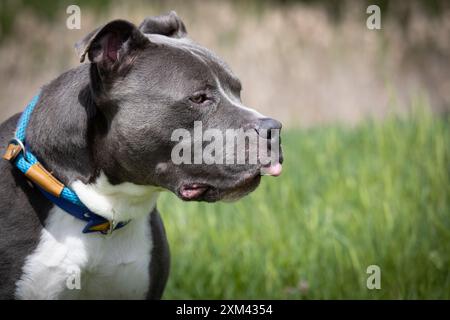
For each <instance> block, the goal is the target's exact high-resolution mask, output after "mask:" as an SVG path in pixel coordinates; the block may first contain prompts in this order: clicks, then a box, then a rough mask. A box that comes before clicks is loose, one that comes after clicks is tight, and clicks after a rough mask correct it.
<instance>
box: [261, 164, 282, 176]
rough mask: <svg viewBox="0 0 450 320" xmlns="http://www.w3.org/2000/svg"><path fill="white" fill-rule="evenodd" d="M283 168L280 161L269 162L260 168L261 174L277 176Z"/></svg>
mask: <svg viewBox="0 0 450 320" xmlns="http://www.w3.org/2000/svg"><path fill="white" fill-rule="evenodd" d="M282 170H283V166H282V165H281V164H280V163H275V164H271V165H270V167H263V168H261V174H262V175H264V176H274V177H278V176H279V175H280V174H281V171H282Z"/></svg>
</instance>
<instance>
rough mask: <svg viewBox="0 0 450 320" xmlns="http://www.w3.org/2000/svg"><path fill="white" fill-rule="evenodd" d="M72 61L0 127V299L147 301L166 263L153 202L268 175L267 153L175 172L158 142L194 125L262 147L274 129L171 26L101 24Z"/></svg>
mask: <svg viewBox="0 0 450 320" xmlns="http://www.w3.org/2000/svg"><path fill="white" fill-rule="evenodd" d="M76 49H77V51H78V53H79V56H80V61H81V62H83V61H84V60H86V59H87V60H88V61H87V62H88V63H84V64H80V65H79V66H78V67H76V68H73V69H71V70H69V71H67V72H65V73H63V74H61V75H60V76H59V77H57V78H56V79H54V80H53V81H51V82H50V83H49V84H47V85H45V86H44V87H42V89H41V91H40V93H39V95H38V96H37V97H36V98H35V99H34V100H33V102H32V103H30V105H29V106H28V108H27V109H26V111H25V112H24V113H23V114H22V115H21V114H17V115H14V116H12V117H11V118H10V119H8V120H6V121H5V122H4V123H2V124H1V126H0V146H1V150H0V153H1V154H2V155H3V154H5V156H4V157H5V159H7V160H9V161H6V160H1V162H0V172H1V179H0V219H1V220H0V221H1V223H0V279H1V280H0V297H1V298H3V299H145V298H147V299H160V298H161V297H162V294H163V291H164V287H165V285H166V282H167V278H168V275H169V266H170V253H169V246H168V242H167V238H166V234H165V230H164V226H163V223H162V220H161V217H160V215H159V213H158V211H157V209H156V201H157V198H158V194H159V193H160V192H161V191H162V190H169V191H171V192H173V193H174V194H176V195H177V196H178V197H180V198H181V199H182V200H185V201H208V202H213V201H218V200H234V199H238V198H240V197H242V196H244V195H246V194H248V193H249V192H251V191H253V190H254V189H255V188H256V187H257V186H258V185H259V183H260V179H261V171H262V169H265V170H266V174H267V175H273V176H277V175H279V174H280V173H281V163H282V155H281V149H280V150H277V151H280V152H279V153H280V155H279V158H278V159H277V162H276V163H275V164H273V163H271V164H270V165H262V164H261V163H259V162H258V163H256V164H250V163H248V164H241V165H236V164H197V165H192V164H179V165H176V164H174V163H173V161H171V153H172V150H173V147H174V144H175V141H173V139H171V137H172V132H173V131H174V130H176V129H179V128H184V129H185V130H188V131H192V129H193V124H194V122H195V121H201V122H202V124H203V129H208V128H218V129H220V130H225V129H228V128H235V129H239V128H250V129H251V130H254V131H255V132H256V133H257V134H258V135H260V136H261V135H264V136H263V137H262V138H263V139H266V140H267V141H271V140H273V139H279V138H274V137H271V136H270V135H268V134H267V133H265V134H262V133H261V132H267V130H272V129H273V130H280V129H281V123H280V122H278V121H276V120H274V119H271V118H267V117H264V116H262V115H261V114H259V113H258V112H256V111H254V110H252V109H249V108H247V107H245V106H244V105H243V104H242V103H241V99H240V91H241V83H240V81H239V79H238V78H237V77H236V76H235V75H234V73H233V72H232V71H231V69H230V68H229V67H228V66H227V65H226V63H225V62H223V61H222V60H221V59H220V58H218V57H217V56H216V55H215V54H213V53H212V52H211V51H210V50H208V49H206V48H204V47H202V46H200V45H198V44H196V43H195V42H193V41H192V40H190V39H189V38H187V32H186V27H185V25H184V23H183V22H182V20H181V19H180V18H179V17H178V16H177V15H176V13H175V12H170V13H168V14H165V15H162V16H157V17H149V18H146V19H145V20H144V21H143V22H142V23H141V24H140V25H139V26H136V25H134V24H133V23H131V22H129V21H126V20H114V21H111V22H109V23H107V24H105V25H103V26H102V27H99V28H98V29H96V30H94V31H92V32H91V33H89V34H88V35H87V36H86V37H85V38H84V39H83V40H81V41H80V42H78V43H77V44H76ZM264 130H266V131H264ZM19 133H20V134H19ZM25 134H26V138H25ZM20 135H22V138H20V137H19V136H20ZM280 148H281V146H280ZM32 159H35V160H33V161H32ZM21 161H22V162H23V161H25V162H24V163H25V164H26V165H27V166H28V167H26V168H25V169H24V168H23V166H22V167H21V165H20V163H22V162H21ZM71 197H72V198H71ZM74 199H75V200H74ZM77 201H78V202H77ZM77 210H78V211H79V210H84V213H81V214H82V215H81V216H77V215H78V214H79V213H77ZM94 217H95V219H97V220H95V219H94ZM96 221H97V222H96ZM86 222H88V225H86ZM105 226H106V227H105ZM96 228H97V229H96Z"/></svg>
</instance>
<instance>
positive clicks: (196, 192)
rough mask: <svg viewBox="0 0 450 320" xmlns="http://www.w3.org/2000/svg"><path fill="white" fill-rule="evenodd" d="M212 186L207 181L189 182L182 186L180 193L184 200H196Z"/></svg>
mask: <svg viewBox="0 0 450 320" xmlns="http://www.w3.org/2000/svg"><path fill="white" fill-rule="evenodd" d="M211 188H212V186H211V185H209V184H206V183H187V184H183V185H182V186H181V187H180V189H179V194H180V197H181V198H182V199H183V200H196V199H199V198H201V197H202V196H203V195H204V194H205V193H206V192H207V191H208V190H209V189H211Z"/></svg>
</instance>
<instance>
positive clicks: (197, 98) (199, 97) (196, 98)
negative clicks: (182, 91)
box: [189, 93, 208, 104]
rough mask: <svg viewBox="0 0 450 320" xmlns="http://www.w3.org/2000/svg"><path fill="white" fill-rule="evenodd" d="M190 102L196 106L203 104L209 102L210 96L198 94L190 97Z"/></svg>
mask: <svg viewBox="0 0 450 320" xmlns="http://www.w3.org/2000/svg"><path fill="white" fill-rule="evenodd" d="M189 100H190V101H191V102H193V103H195V104H202V103H203V102H205V101H207V100H208V96H207V95H206V94H204V93H198V94H195V95H193V96H192V97H190V98H189Z"/></svg>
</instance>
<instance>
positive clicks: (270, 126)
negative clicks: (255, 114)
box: [255, 118, 282, 140]
mask: <svg viewBox="0 0 450 320" xmlns="http://www.w3.org/2000/svg"><path fill="white" fill-rule="evenodd" d="M281 127H282V124H281V122H280V121H277V120H275V119H272V118H262V119H258V122H257V124H256V127H255V129H256V131H257V132H258V134H259V135H260V136H261V137H262V138H264V139H267V140H270V139H272V130H281Z"/></svg>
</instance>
